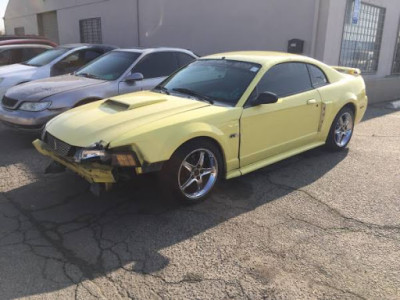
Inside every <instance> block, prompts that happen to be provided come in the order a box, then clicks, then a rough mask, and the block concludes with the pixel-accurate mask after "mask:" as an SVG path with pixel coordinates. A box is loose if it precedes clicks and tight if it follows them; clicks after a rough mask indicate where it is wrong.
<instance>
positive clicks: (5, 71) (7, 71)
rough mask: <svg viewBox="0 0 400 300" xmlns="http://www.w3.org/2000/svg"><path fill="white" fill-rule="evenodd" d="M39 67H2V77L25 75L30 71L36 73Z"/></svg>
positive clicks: (14, 65)
mask: <svg viewBox="0 0 400 300" xmlns="http://www.w3.org/2000/svg"><path fill="white" fill-rule="evenodd" d="M35 69H37V67H34V66H27V65H23V64H13V65H8V66H2V67H0V77H3V76H8V75H16V74H18V73H24V72H28V71H34V70H35Z"/></svg>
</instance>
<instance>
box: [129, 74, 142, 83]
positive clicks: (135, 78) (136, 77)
mask: <svg viewBox="0 0 400 300" xmlns="http://www.w3.org/2000/svg"><path fill="white" fill-rule="evenodd" d="M143 79H144V76H143V74H142V73H131V74H129V75H128V76H126V77H125V79H124V81H125V82H128V83H132V82H135V81H140V80H143Z"/></svg>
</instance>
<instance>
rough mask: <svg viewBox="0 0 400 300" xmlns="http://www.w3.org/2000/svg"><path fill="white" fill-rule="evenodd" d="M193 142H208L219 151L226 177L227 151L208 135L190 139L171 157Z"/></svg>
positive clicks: (223, 172)
mask: <svg viewBox="0 0 400 300" xmlns="http://www.w3.org/2000/svg"><path fill="white" fill-rule="evenodd" d="M193 141H208V142H210V143H212V144H213V145H214V146H216V147H217V149H218V150H219V152H220V154H221V157H222V161H223V166H222V167H223V170H222V174H224V176H225V173H226V154H225V151H224V149H223V147H222V145H221V143H220V142H219V141H218V140H217V139H215V138H214V137H211V136H207V135H201V136H197V137H192V138H189V139H187V140H186V141H185V142H183V143H182V144H180V145H179V146H178V147H177V148H176V149H175V150H174V151H173V153H172V155H171V157H172V156H173V155H174V153H175V152H176V151H178V150H179V149H180V148H182V147H183V146H184V145H186V144H188V143H191V142H193Z"/></svg>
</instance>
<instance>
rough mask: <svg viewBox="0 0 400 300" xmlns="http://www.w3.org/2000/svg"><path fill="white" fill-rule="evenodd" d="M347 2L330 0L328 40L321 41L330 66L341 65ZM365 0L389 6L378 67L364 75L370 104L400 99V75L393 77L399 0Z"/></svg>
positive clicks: (363, 0)
mask: <svg viewBox="0 0 400 300" xmlns="http://www.w3.org/2000/svg"><path fill="white" fill-rule="evenodd" d="M322 1H326V0H322ZM346 1H347V0H330V1H329V14H328V19H327V30H326V33H325V36H326V39H325V41H323V42H322V43H321V44H322V45H324V46H323V48H324V50H323V51H322V54H321V53H320V57H319V59H321V60H323V61H324V62H326V63H327V64H330V65H338V64H339V56H340V48H341V42H342V34H343V26H344V17H345V11H346ZM362 2H364V3H368V4H372V5H376V6H379V7H384V8H386V15H385V23H384V28H383V37H382V44H381V50H380V57H379V65H378V70H377V72H376V73H375V74H364V75H363V76H364V79H365V81H366V84H367V92H368V95H369V99H370V103H375V102H380V101H385V100H395V99H400V77H399V76H391V70H392V64H393V57H394V51H395V48H396V41H397V36H398V28H399V21H400V1H399V0H362ZM322 45H321V47H322Z"/></svg>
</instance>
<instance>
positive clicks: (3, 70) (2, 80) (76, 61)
mask: <svg viewBox="0 0 400 300" xmlns="http://www.w3.org/2000/svg"><path fill="white" fill-rule="evenodd" d="M115 48H116V47H113V46H107V45H90V44H70V45H63V46H60V47H57V48H54V49H50V50H47V51H45V52H43V53H41V54H39V55H37V56H35V57H33V58H32V59H30V60H28V61H26V62H23V63H19V64H13V65H9V66H3V67H0V99H1V98H2V97H3V95H4V94H5V92H6V91H7V89H9V88H10V87H12V86H15V85H18V84H21V83H25V82H28V81H32V80H35V79H41V78H47V77H50V76H57V75H62V74H67V73H71V72H74V71H76V70H77V69H79V68H80V67H82V66H84V65H86V64H87V63H89V62H90V61H92V60H93V59H95V58H97V57H98V56H100V55H103V54H104V53H106V52H108V51H111V50H113V49H115Z"/></svg>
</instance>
